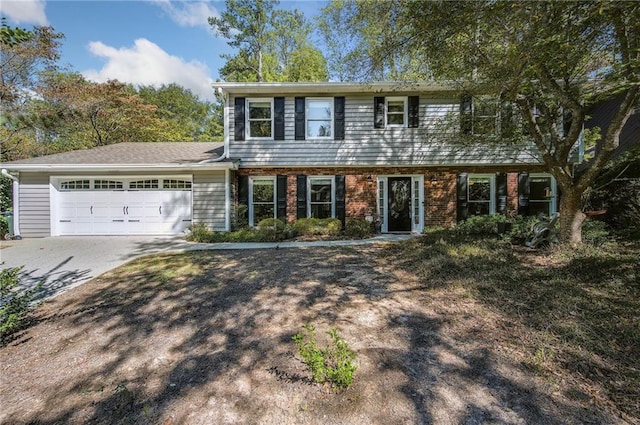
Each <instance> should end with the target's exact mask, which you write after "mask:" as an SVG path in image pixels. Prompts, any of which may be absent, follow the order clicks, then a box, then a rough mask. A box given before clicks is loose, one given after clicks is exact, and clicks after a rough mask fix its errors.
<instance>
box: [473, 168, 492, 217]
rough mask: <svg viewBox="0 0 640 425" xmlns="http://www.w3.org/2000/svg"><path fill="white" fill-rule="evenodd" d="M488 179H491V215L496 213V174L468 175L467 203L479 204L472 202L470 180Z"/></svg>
mask: <svg viewBox="0 0 640 425" xmlns="http://www.w3.org/2000/svg"><path fill="white" fill-rule="evenodd" d="M473 177H475V178H488V179H489V190H490V193H489V215H491V214H495V213H496V176H495V175H494V174H467V203H468V204H469V203H474V204H475V203H477V202H476V201H471V199H470V197H469V187H470V184H469V180H470V179H471V178H473Z"/></svg>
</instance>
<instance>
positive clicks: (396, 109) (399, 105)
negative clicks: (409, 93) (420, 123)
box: [385, 97, 408, 127]
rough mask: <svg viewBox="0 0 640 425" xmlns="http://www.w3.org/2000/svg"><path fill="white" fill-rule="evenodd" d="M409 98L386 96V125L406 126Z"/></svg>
mask: <svg viewBox="0 0 640 425" xmlns="http://www.w3.org/2000/svg"><path fill="white" fill-rule="evenodd" d="M407 109H408V108H407V98H406V97H387V98H386V107H385V110H386V125H387V127H406V125H407Z"/></svg>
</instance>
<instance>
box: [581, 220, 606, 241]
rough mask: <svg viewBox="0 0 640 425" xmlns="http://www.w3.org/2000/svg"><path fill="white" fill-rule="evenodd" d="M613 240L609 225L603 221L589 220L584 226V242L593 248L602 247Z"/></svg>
mask: <svg viewBox="0 0 640 425" xmlns="http://www.w3.org/2000/svg"><path fill="white" fill-rule="evenodd" d="M609 240H611V233H610V231H609V225H607V223H605V222H603V221H599V220H592V219H589V218H587V219H586V220H585V221H584V224H583V225H582V241H583V242H584V243H586V244H589V245H593V246H602V245H604V244H605V242H607V241H609Z"/></svg>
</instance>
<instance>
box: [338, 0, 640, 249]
mask: <svg viewBox="0 0 640 425" xmlns="http://www.w3.org/2000/svg"><path fill="white" fill-rule="evenodd" d="M365 5H366V6H367V7H366V8H365V7H361V6H365ZM350 7H352V8H355V12H353V13H354V16H361V17H362V18H363V19H365V20H368V21H367V22H370V21H372V20H373V16H374V13H375V8H376V7H375V3H371V2H357V3H350ZM379 7H381V8H382V11H381V13H379V14H377V15H376V16H379V18H380V19H382V18H385V19H386V21H381V20H380V19H379V20H378V23H377V25H378V26H383V27H388V28H393V31H383V32H381V34H380V38H379V40H378V41H377V42H376V43H375V44H374V45H373V47H372V44H371V38H370V37H369V33H367V32H359V33H358V34H357V37H358V38H357V43H356V46H355V51H366V50H367V49H369V51H372V52H373V54H371V55H369V56H368V57H367V58H366V64H367V65H368V66H365V68H368V69H371V70H381V69H382V70H391V69H394V67H395V68H396V69H397V68H398V66H399V62H398V61H396V60H395V58H396V57H397V52H407V54H408V55H410V58H409V59H407V60H404V61H402V63H401V65H402V67H403V68H401V69H399V71H400V72H399V74H398V75H402V73H406V74H405V75H410V76H411V77H412V78H416V77H417V76H421V77H422V78H434V79H442V80H447V81H453V82H456V83H458V84H459V87H460V88H464V89H465V90H468V91H469V92H471V93H485V94H486V93H493V94H495V95H498V96H499V97H500V98H501V99H502V100H503V101H509V102H511V104H513V105H515V113H517V115H518V116H519V120H518V121H520V122H521V123H522V124H523V125H524V129H523V130H522V131H519V132H518V131H516V132H506V134H508V135H509V137H508V138H506V139H505V138H500V137H498V138H497V139H492V140H489V139H487V140H485V142H492V143H499V142H502V143H513V142H514V140H513V137H516V136H517V134H518V133H519V134H520V135H521V136H522V138H523V139H525V138H526V140H527V141H529V142H530V143H533V144H534V145H535V148H536V150H537V154H538V156H539V157H540V159H541V160H542V161H543V163H544V165H545V166H546V168H547V170H548V171H549V172H550V173H551V174H553V175H554V177H555V178H556V180H557V183H558V186H559V188H560V191H561V193H562V196H561V198H560V233H561V237H562V239H563V240H564V241H566V242H569V243H571V244H578V243H580V242H581V241H582V232H581V230H582V224H583V222H584V218H585V215H584V214H583V212H582V206H581V198H582V195H583V193H584V191H585V190H586V189H587V187H588V186H589V184H590V183H591V182H592V181H593V180H594V178H595V177H596V176H597V175H598V173H599V172H600V171H601V170H602V169H603V167H604V166H605V165H606V164H607V162H608V161H609V160H610V158H611V156H612V155H613V153H614V151H615V150H616V148H617V146H618V144H619V136H620V132H621V130H622V128H623V126H624V125H625V123H626V122H627V120H628V119H629V117H630V116H631V114H632V112H633V108H634V105H636V104H637V103H638V97H639V90H640V48H639V47H640V3H638V2H633V1H616V2H610V1H604V0H602V1H595V0H593V1H571V2H557V1H537V2H520V1H502V2H495V1H474V2H466V1H459V2H451V1H430V2H422V1H417V0H398V1H395V2H384V3H383V2H380V6H379ZM367 29H369V28H367ZM378 32H380V31H378ZM615 94H619V95H621V96H622V101H621V102H620V104H619V106H618V107H617V109H616V111H615V113H614V114H613V118H612V119H611V122H610V124H609V126H608V128H607V130H606V132H604V134H595V135H594V134H590V136H591V138H592V139H597V138H600V141H599V144H600V148H599V149H598V150H597V151H596V154H595V157H594V158H593V160H592V161H591V163H590V166H589V168H588V169H587V170H586V171H585V172H583V173H577V172H576V169H575V167H574V161H573V149H574V147H575V146H576V145H577V144H578V143H579V142H580V140H581V137H583V135H584V133H583V131H582V129H583V124H584V122H585V120H586V119H587V112H586V111H587V110H588V108H589V107H590V106H591V105H592V104H593V103H594V102H597V101H599V100H600V99H602V98H605V97H610V96H613V95H615ZM504 118H505V117H504V116H503V120H502V122H503V123H504V124H506V120H505V119H504ZM561 123H564V124H561Z"/></svg>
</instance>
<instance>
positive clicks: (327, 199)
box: [309, 177, 334, 218]
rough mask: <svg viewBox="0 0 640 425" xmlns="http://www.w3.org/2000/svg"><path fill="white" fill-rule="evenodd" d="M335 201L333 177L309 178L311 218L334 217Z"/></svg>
mask: <svg viewBox="0 0 640 425" xmlns="http://www.w3.org/2000/svg"><path fill="white" fill-rule="evenodd" d="M333 201H334V193H333V177H309V217H312V218H331V217H333V216H334V203H333Z"/></svg>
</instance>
